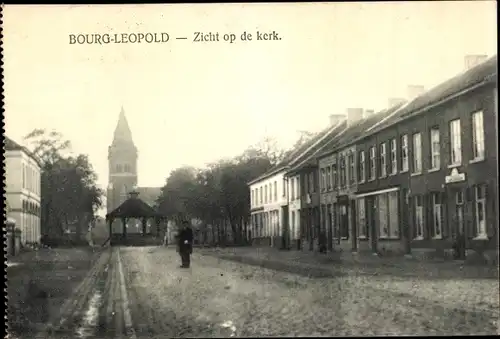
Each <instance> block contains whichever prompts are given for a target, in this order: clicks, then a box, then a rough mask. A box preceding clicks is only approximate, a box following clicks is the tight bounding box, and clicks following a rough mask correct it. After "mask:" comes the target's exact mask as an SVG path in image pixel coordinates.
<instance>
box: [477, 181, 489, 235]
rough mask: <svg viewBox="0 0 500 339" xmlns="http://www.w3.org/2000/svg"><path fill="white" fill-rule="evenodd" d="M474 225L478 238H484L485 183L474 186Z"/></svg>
mask: <svg viewBox="0 0 500 339" xmlns="http://www.w3.org/2000/svg"><path fill="white" fill-rule="evenodd" d="M474 198H475V211H474V212H475V213H474V214H475V216H474V227H475V230H476V236H477V237H478V238H486V237H487V234H486V185H478V186H475V187H474Z"/></svg>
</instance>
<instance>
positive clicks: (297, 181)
mask: <svg viewBox="0 0 500 339" xmlns="http://www.w3.org/2000/svg"><path fill="white" fill-rule="evenodd" d="M295 186H297V188H296V191H295V192H296V194H297V195H296V196H295V198H297V199H298V198H300V176H298V177H296V178H295Z"/></svg>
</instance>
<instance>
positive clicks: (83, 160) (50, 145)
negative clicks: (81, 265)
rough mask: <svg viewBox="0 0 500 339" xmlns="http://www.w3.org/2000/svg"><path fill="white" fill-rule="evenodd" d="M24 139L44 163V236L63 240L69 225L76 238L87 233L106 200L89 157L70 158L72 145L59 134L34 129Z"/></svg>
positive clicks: (42, 208) (42, 205)
mask: <svg viewBox="0 0 500 339" xmlns="http://www.w3.org/2000/svg"><path fill="white" fill-rule="evenodd" d="M24 139H25V141H26V142H27V143H28V144H29V145H30V146H31V147H30V148H31V149H32V152H33V154H34V155H35V156H37V157H38V158H39V159H40V161H41V167H42V168H41V172H42V173H41V225H42V234H44V235H47V236H52V237H54V236H61V235H62V234H63V233H64V230H65V229H66V227H67V225H69V224H74V225H76V232H77V236H80V234H83V233H85V232H86V229H85V227H87V226H88V222H90V221H92V220H93V219H94V217H95V213H96V212H97V210H98V209H99V208H100V207H101V206H102V200H101V198H102V196H103V191H102V190H101V189H100V188H98V187H97V184H96V181H97V175H96V173H95V172H94V170H93V168H92V165H91V163H90V162H89V159H88V156H87V155H83V154H79V155H77V156H72V155H70V148H71V144H70V142H69V141H68V140H64V138H63V136H62V135H61V134H60V133H58V132H56V131H51V132H47V131H45V130H43V129H35V130H34V131H32V132H31V133H29V134H28V135H27V136H26V137H25V138H24Z"/></svg>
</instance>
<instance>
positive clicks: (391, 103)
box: [388, 98, 406, 108]
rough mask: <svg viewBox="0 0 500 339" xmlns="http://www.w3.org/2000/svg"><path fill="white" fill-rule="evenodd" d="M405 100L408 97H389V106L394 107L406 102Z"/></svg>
mask: <svg viewBox="0 0 500 339" xmlns="http://www.w3.org/2000/svg"><path fill="white" fill-rule="evenodd" d="M405 101H406V99H404V98H389V100H388V103H389V107H388V108H392V107H394V106H397V105H400V104H402V103H404V102H405Z"/></svg>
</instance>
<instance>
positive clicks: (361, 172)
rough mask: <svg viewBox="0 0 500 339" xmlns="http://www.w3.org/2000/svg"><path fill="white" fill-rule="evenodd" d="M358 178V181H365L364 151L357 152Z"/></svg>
mask: <svg viewBox="0 0 500 339" xmlns="http://www.w3.org/2000/svg"><path fill="white" fill-rule="evenodd" d="M358 179H359V182H364V181H365V151H360V152H359V170H358Z"/></svg>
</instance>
